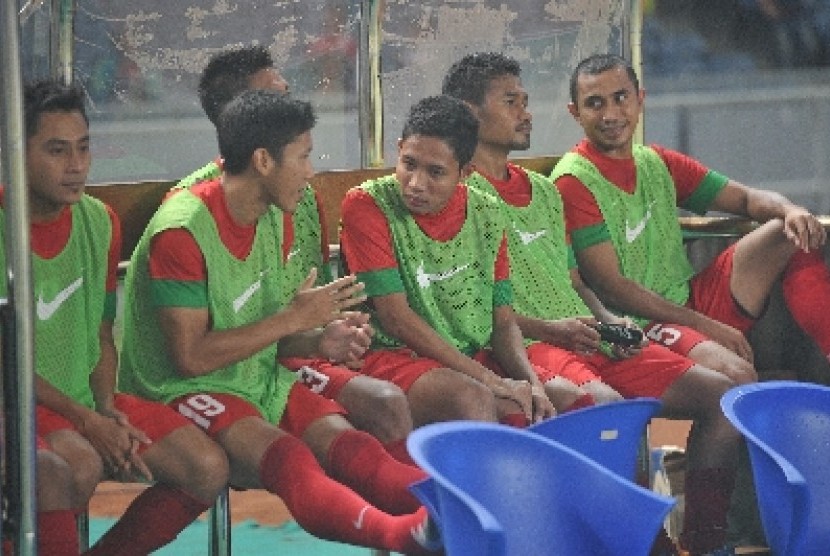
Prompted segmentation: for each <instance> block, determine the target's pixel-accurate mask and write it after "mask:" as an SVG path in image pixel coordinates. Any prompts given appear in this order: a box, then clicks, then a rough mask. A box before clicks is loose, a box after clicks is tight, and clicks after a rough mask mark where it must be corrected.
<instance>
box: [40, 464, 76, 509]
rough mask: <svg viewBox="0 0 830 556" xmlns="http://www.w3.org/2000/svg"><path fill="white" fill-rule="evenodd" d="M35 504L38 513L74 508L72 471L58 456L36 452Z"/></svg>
mask: <svg viewBox="0 0 830 556" xmlns="http://www.w3.org/2000/svg"><path fill="white" fill-rule="evenodd" d="M37 468H38V481H37V503H38V509H39V511H48V510H56V509H62V508H71V507H74V500H73V499H72V492H73V491H74V490H75V487H74V484H73V483H74V477H73V475H72V469H71V468H70V467H69V464H67V463H66V462H65V461H64V460H63V459H62V458H61V457H60V456H58V455H57V454H55V453H54V452H50V451H48V450H38V452H37Z"/></svg>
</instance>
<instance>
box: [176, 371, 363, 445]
mask: <svg viewBox="0 0 830 556" xmlns="http://www.w3.org/2000/svg"><path fill="white" fill-rule="evenodd" d="M170 407H172V408H173V409H175V410H176V411H178V412H179V413H181V414H182V415H183V416H184V417H187V418H188V419H190V420H191V421H193V422H194V423H195V424H196V425H198V426H199V427H200V428H202V429H203V430H204V431H205V432H206V433H207V434H208V436H210V437H211V438H215V437H216V435H217V434H218V433H219V432H220V431H222V430H223V429H226V428H227V427H229V426H231V425H233V424H234V423H236V422H237V421H240V420H242V419H246V418H248V417H259V418H260V419H263V418H264V417H263V416H262V413H261V412H260V411H259V409H258V408H257V407H256V406H255V405H253V404H252V403H250V402H248V401H247V400H244V399H242V398H240V397H239V396H236V395H234V394H225V393H223V392H204V393H201V394H188V395H187V396H182V397H180V398H176V399H175V400H173V401H171V402H170ZM346 414H347V412H346V410H345V409H343V407H342V406H340V404H338V403H337V402H335V401H333V400H330V399H328V398H324V397H323V396H320V395H317V394H315V393H313V392H312V391H311V390H309V389H308V388H305V387H304V386H303V385H301V384H300V383H295V384H294V385H293V386H292V387H291V391H290V392H289V393H288V402H287V403H286V406H285V412H283V414H282V418H281V419H280V422H279V427H280V428H281V429H282V430H284V431H285V432H287V433H289V434H292V435H294V436H297V437H299V436H302V434H303V432H305V430H306V428H308V426H309V425H310V424H311V423H312V422H314V421H315V420H317V419H319V418H320V417H325V416H327V415H346Z"/></svg>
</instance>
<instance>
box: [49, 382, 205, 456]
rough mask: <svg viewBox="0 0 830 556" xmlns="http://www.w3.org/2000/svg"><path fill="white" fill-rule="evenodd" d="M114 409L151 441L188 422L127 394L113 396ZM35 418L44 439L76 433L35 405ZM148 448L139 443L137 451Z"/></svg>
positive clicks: (158, 405)
mask: <svg viewBox="0 0 830 556" xmlns="http://www.w3.org/2000/svg"><path fill="white" fill-rule="evenodd" d="M115 409H117V410H118V411H120V412H122V413H123V414H124V415H126V416H127V419H129V421H130V424H131V425H133V426H134V427H136V428H137V429H140V430H142V431H144V433H145V434H146V435H147V436H148V437H149V438H150V440H152V441H153V442H157V441H159V440H161V439H162V438H164V437H165V436H167V435H168V434H170V433H171V432H173V431H174V430H176V429H179V428H181V427H184V426H186V425H189V424H190V422H189V421H188V420H187V419H185V418H184V417H182V416H181V415H179V414H178V413H176V412H175V411H170V410H169V409H168V408H167V407H166V406H165V405H164V404H161V403H158V402H152V401H150V400H145V399H143V398H139V397H136V396H132V395H130V394H122V393H117V394H115ZM36 418H37V431H38V435H40V436H44V437H46V436H49V435H50V434H52V433H53V432H57V431H59V430H66V429H70V430H77V429H76V428H75V425H73V424H72V423H71V422H69V420H68V419H66V417H64V416H63V415H61V414H59V413H55V412H54V411H52V410H51V409H48V408H46V407H44V406H42V405H38V406H37V417H36ZM150 446H152V444H149V445H148V444H144V443H140V445H139V448H138V450H139V452H141V451H143V450H145V449H147V448H149V447H150Z"/></svg>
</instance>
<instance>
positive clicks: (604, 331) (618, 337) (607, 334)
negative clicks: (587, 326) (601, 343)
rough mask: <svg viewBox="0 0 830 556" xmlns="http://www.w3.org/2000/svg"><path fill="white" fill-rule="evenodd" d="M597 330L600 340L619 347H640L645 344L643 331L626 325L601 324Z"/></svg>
mask: <svg viewBox="0 0 830 556" xmlns="http://www.w3.org/2000/svg"><path fill="white" fill-rule="evenodd" d="M596 328H597V332H599V337H600V338H602V339H603V340H605V341H606V342H610V343H612V344H617V345H618V346H639V345H640V344H641V343H642V342H643V331H642V330H639V329H637V328H629V327H628V326H625V325H624V324H611V323H607V322H601V323H599V324H598V325H597V327H596Z"/></svg>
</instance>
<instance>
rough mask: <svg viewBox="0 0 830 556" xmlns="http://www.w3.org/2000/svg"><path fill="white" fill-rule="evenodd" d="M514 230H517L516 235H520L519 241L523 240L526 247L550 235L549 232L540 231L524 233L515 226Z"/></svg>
mask: <svg viewBox="0 0 830 556" xmlns="http://www.w3.org/2000/svg"><path fill="white" fill-rule="evenodd" d="M513 229H514V230H516V233H517V234H519V239H520V240H522V243H523V244H525V245H530V244H531V243H533V242H534V241H536V240H537V239H539V238H540V237H542V236H544V235H545V234H547V233H548V231H547V230H539V231H538V232H523V231H522V230H520V229H519V228H517V227H516V226H515V225H514V226H513Z"/></svg>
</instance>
